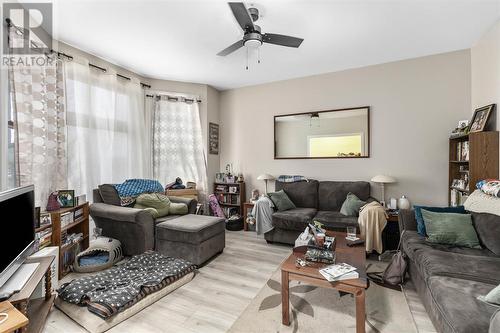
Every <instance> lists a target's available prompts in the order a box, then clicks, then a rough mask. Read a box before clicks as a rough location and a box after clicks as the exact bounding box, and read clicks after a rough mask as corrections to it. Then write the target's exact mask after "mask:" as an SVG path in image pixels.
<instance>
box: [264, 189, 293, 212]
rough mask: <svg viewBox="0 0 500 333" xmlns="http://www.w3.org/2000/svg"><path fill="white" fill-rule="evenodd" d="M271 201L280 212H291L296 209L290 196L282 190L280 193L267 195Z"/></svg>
mask: <svg viewBox="0 0 500 333" xmlns="http://www.w3.org/2000/svg"><path fill="white" fill-rule="evenodd" d="M267 195H268V197H269V199H271V201H272V202H273V204H274V206H275V207H276V209H278V211H280V212H282V211H284V210H289V209H293V208H297V207H295V204H294V203H293V202H292V200H290V198H289V197H288V195H286V193H285V191H283V190H280V191H278V192H271V193H268V194H267Z"/></svg>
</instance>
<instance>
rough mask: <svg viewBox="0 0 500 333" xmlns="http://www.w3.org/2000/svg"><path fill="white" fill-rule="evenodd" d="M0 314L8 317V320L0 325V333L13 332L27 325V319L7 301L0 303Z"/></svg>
mask: <svg viewBox="0 0 500 333" xmlns="http://www.w3.org/2000/svg"><path fill="white" fill-rule="evenodd" d="M0 312H1V313H6V314H8V315H9V318H7V320H6V321H5V322H3V323H2V324H0V333H10V332H15V331H16V330H18V329H21V328H23V327H25V326H26V325H28V318H26V316H25V315H23V314H22V313H21V312H20V311H19V310H18V309H16V308H15V307H13V306H12V304H10V302H8V301H4V302H0Z"/></svg>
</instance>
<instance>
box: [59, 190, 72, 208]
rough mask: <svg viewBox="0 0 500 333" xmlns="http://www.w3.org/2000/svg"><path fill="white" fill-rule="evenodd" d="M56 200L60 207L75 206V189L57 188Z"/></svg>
mask: <svg viewBox="0 0 500 333" xmlns="http://www.w3.org/2000/svg"><path fill="white" fill-rule="evenodd" d="M57 201H58V202H59V205H61V208H69V207H75V201H76V199H75V191H74V190H59V191H57Z"/></svg>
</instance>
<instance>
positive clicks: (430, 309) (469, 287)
mask: <svg viewBox="0 0 500 333" xmlns="http://www.w3.org/2000/svg"><path fill="white" fill-rule="evenodd" d="M472 218H473V223H474V227H475V229H476V231H477V232H478V236H479V240H480V241H481V244H482V249H471V248H462V247H452V246H447V245H441V244H431V243H428V242H426V240H425V238H424V237H422V236H420V235H419V234H418V233H417V231H416V230H417V224H416V220H415V213H414V211H413V210H401V211H400V216H399V223H400V230H405V232H404V233H403V236H402V243H401V244H402V250H403V251H404V253H405V254H406V255H407V257H408V267H409V268H408V269H409V270H408V272H409V275H410V279H411V280H412V282H413V284H414V285H415V287H416V289H417V292H418V294H419V295H420V298H421V300H422V302H423V303H424V306H425V308H426V310H427V313H428V314H429V316H430V318H431V320H432V322H433V323H434V326H435V327H436V329H437V330H438V331H439V332H443V333H471V332H477V333H479V332H488V331H489V332H490V333H492V332H500V314H499V313H498V312H497V313H496V314H494V313H495V311H496V310H498V307H495V306H492V305H489V304H487V303H485V302H482V301H480V300H478V299H477V298H476V297H477V296H479V295H486V294H487V293H488V292H489V291H490V290H492V289H493V288H494V287H496V286H497V285H498V284H499V283H500V256H499V254H500V252H499V251H498V250H499V249H500V216H497V215H492V214H485V213H482V214H480V213H472ZM492 250H493V251H495V252H496V253H497V254H495V253H494V252H492ZM490 321H491V327H490Z"/></svg>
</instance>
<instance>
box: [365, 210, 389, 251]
mask: <svg viewBox="0 0 500 333" xmlns="http://www.w3.org/2000/svg"><path fill="white" fill-rule="evenodd" d="M358 223H359V228H360V231H361V235H362V236H364V237H365V246H366V252H372V250H375V251H377V252H378V253H379V254H382V251H383V246H382V230H384V228H385V225H386V224H387V214H386V212H385V209H384V207H382V205H380V204H379V203H378V202H376V201H372V202H370V203H367V204H366V205H364V206H363V207H361V211H360V212H359V218H358Z"/></svg>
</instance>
